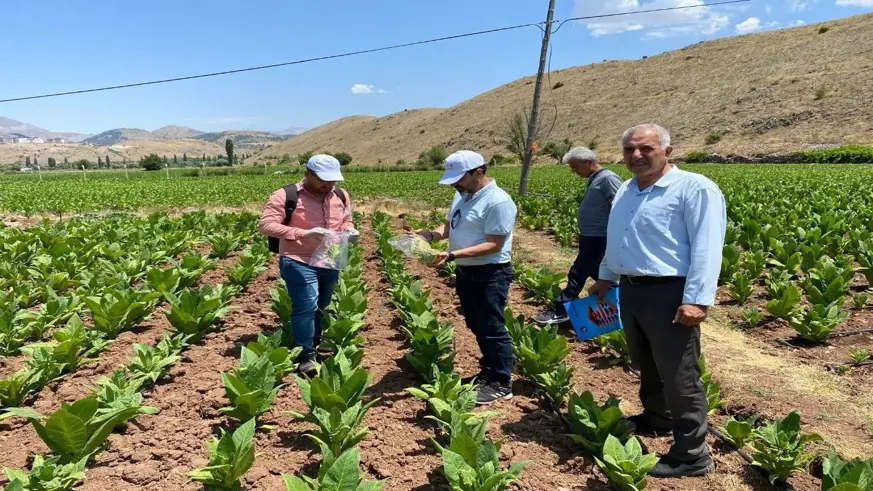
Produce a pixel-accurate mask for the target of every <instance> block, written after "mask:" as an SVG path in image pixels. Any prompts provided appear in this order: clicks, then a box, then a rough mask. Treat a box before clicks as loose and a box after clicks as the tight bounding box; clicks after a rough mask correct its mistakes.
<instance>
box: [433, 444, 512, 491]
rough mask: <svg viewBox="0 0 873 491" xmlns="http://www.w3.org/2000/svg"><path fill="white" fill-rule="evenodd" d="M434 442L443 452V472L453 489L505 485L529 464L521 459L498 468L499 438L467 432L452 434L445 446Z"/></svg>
mask: <svg viewBox="0 0 873 491" xmlns="http://www.w3.org/2000/svg"><path fill="white" fill-rule="evenodd" d="M434 443H435V444H436V447H437V450H438V451H439V453H440V454H441V455H442V456H443V467H442V470H443V474H444V475H445V476H446V480H448V481H449V486H450V487H451V488H452V491H490V490H499V489H506V487H507V486H508V485H509V484H510V483H512V482H515V481H516V480H517V479H518V476H519V475H520V474H521V472H522V471H523V470H524V468H525V467H526V466H527V465H528V462H520V463H516V464H512V465H511V466H510V467H509V469H506V470H504V469H501V466H500V447H501V445H502V442H500V441H498V442H492V441H490V440H486V441H481V440H477V439H475V438H472V437H470V436H468V435H467V434H460V435H455V434H453V438H452V442H451V443H450V444H449V445H448V447H443V446H441V445H440V444H439V443H436V442H434Z"/></svg>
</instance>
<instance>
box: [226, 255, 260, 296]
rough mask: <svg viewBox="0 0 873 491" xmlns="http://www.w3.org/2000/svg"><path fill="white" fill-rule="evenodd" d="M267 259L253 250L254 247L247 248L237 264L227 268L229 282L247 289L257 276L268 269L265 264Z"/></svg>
mask: <svg viewBox="0 0 873 491" xmlns="http://www.w3.org/2000/svg"><path fill="white" fill-rule="evenodd" d="M265 260H266V259H265V258H264V257H262V256H261V255H260V254H258V253H257V252H255V251H253V247H252V248H249V249H247V250H246V251H245V252H243V253H242V254H241V255H240V256H239V259H238V260H237V262H236V265H235V266H234V267H232V268H230V269H228V270H227V282H228V283H230V284H231V285H234V286H238V287H240V288H242V289H243V290H245V289H246V287H247V286H248V284H249V283H251V281H252V280H253V279H254V278H255V277H256V276H258V275H259V274H261V273H262V272H264V271H265V270H266V269H267V267H266V266H265V265H264V262H265Z"/></svg>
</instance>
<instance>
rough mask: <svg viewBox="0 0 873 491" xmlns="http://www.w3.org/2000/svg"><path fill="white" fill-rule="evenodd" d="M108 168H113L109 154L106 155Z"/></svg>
mask: <svg viewBox="0 0 873 491" xmlns="http://www.w3.org/2000/svg"><path fill="white" fill-rule="evenodd" d="M106 168H107V169H111V168H112V162H111V161H110V160H109V155H107V156H106Z"/></svg>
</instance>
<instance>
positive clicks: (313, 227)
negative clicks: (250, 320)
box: [258, 155, 357, 376]
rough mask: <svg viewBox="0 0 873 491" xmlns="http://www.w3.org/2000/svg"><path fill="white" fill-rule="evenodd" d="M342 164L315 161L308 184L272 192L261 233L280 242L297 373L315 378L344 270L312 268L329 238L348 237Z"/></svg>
mask: <svg viewBox="0 0 873 491" xmlns="http://www.w3.org/2000/svg"><path fill="white" fill-rule="evenodd" d="M342 180H343V176H342V173H341V172H340V163H339V161H337V159H335V158H333V157H332V156H330V155H315V156H313V157H312V158H311V159H309V162H307V163H306V172H305V174H304V176H303V180H301V181H300V182H298V183H296V184H289V185H288V186H285V187H284V188H282V189H279V190H277V191H275V192H273V194H272V195H270V200H269V201H268V202H267V205H266V206H265V207H264V211H263V214H262V215H261V220H260V222H259V224H258V230H259V231H260V232H261V233H262V234H264V235H267V236H269V237H272V238H276V239H278V250H277V251H276V252H278V253H279V272H280V274H281V276H282V279H283V280H285V283H286V285H287V288H288V295H290V296H291V303H292V305H293V307H294V308H293V311H292V314H291V331H292V332H290V333H287V334H290V335H292V336H293V343H292V346H293V347H297V346H299V347H300V348H301V349H302V350H303V351H302V352H301V354H300V356H299V357H298V358H297V363H298V364H299V365H298V368H297V371H298V373H300V374H302V375H307V376H313V375H314V374H315V373H316V366H315V362H316V353H317V352H316V349H317V348H318V345H319V344H321V319H322V317H323V314H324V309H326V308H327V306H328V305H330V300H331V297H332V296H333V290H334V287H336V284H337V281H338V280H339V270H336V269H326V268H317V267H314V266H310V265H309V262H310V259H311V258H312V255H313V254H314V253H315V251H316V249H317V248H318V246H319V244H320V243H321V239H322V238H323V236H324V235H326V234H330V233H332V232H343V231H349V232H352V233H353V234H355V235H357V231H356V230H355V229H354V225H352V216H351V208H350V207H349V206H350V205H349V197H348V193H347V192H346V191H345V190H342V189H340V188H338V187H335V186H334V184H335V183H336V182H338V181H342Z"/></svg>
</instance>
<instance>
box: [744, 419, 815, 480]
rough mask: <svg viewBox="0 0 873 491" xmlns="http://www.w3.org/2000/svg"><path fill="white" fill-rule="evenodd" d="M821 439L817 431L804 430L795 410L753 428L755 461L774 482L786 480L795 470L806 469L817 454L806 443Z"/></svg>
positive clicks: (754, 463)
mask: <svg viewBox="0 0 873 491" xmlns="http://www.w3.org/2000/svg"><path fill="white" fill-rule="evenodd" d="M822 440H823V439H822V437H821V436H820V435H818V434H815V433H810V434H802V433H801V432H800V414H799V413H798V412H797V411H793V412H791V414H789V415H788V416H786V417H785V419H783V420H781V421H776V422H774V423H770V424H767V425H764V426H761V427H759V428H756V429H754V430H753V431H752V437H751V440H750V443H751V445H752V447H753V448H754V451H753V452H752V457H753V458H754V462H752V465H754V466H758V467H760V468H762V469H764V470H765V471H767V474H768V475H769V476H770V483H771V484H772V483H776V482H777V481H778V482H785V481H786V479H788V477H789V476H791V474H792V473H793V472H794V471H798V470H803V469H805V468H806V466H807V464H809V463H810V462H811V461H812V459H814V458H815V456H816V454H814V453H811V452H807V451H806V447H807V445H808V444H809V443H812V442H820V441H822Z"/></svg>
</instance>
